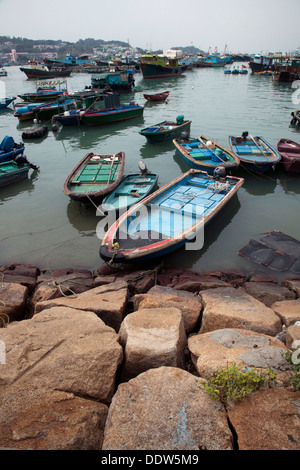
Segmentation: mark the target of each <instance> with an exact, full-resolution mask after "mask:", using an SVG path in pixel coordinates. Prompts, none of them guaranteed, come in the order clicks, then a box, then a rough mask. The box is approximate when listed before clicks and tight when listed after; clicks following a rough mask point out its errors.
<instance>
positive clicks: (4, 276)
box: [0, 264, 40, 293]
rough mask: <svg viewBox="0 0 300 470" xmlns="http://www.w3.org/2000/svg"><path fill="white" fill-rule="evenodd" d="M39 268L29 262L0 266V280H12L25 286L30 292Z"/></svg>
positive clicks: (33, 286)
mask: <svg viewBox="0 0 300 470" xmlns="http://www.w3.org/2000/svg"><path fill="white" fill-rule="evenodd" d="M39 272H40V271H39V269H38V268H37V267H36V266H32V265H31V264H11V265H10V266H0V280H1V282H2V281H5V282H13V283H17V284H21V285H22V286H25V287H27V289H28V291H29V292H30V293H32V291H33V290H34V288H35V285H36V280H37V276H38V275H39Z"/></svg>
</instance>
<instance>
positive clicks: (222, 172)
mask: <svg viewBox="0 0 300 470" xmlns="http://www.w3.org/2000/svg"><path fill="white" fill-rule="evenodd" d="M225 176H226V169H225V168H224V166H217V167H216V168H215V169H214V178H215V179H216V180H218V179H220V178H225Z"/></svg>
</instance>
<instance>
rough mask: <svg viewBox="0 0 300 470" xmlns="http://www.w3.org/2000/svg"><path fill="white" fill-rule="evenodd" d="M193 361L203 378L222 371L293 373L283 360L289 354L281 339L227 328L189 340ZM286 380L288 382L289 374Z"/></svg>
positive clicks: (283, 378) (283, 377)
mask: <svg viewBox="0 0 300 470" xmlns="http://www.w3.org/2000/svg"><path fill="white" fill-rule="evenodd" d="M188 347H189V350H190V352H191V357H192V361H193V363H194V365H195V367H196V370H197V372H198V374H199V375H200V377H204V378H206V379H207V378H209V377H211V376H212V375H213V374H214V373H215V372H216V371H217V370H218V369H219V368H221V367H226V366H227V365H228V364H231V363H235V364H236V365H237V367H240V368H244V367H255V368H261V369H268V368H272V370H275V371H276V372H279V373H281V372H282V371H286V370H289V369H290V366H289V364H288V362H287V361H286V360H285V358H284V357H283V354H284V352H285V351H286V350H287V349H286V347H285V346H284V344H283V343H282V342H281V341H279V339H277V338H274V337H272V336H267V335H262V334H259V333H255V332H254V331H249V330H241V329H232V328H225V329H220V330H215V331H212V332H209V333H203V334H198V335H194V336H191V337H190V338H189V340H188ZM282 380H283V381H284V382H287V381H288V378H287V377H286V376H285V374H282Z"/></svg>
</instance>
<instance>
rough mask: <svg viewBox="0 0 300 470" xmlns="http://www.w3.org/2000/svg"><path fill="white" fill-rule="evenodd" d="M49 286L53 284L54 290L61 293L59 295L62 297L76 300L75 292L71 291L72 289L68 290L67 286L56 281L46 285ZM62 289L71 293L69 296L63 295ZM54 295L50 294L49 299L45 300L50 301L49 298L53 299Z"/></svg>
mask: <svg viewBox="0 0 300 470" xmlns="http://www.w3.org/2000/svg"><path fill="white" fill-rule="evenodd" d="M75 282H76V281H74V283H75ZM51 284H53V285H54V286H56V290H59V292H60V293H61V295H62V296H63V297H68V298H72V299H76V298H77V294H75V292H74V291H72V289H70V287H68V286H67V285H64V284H62V283H59V282H57V281H52V282H50V283H48V285H49V286H51ZM62 287H64V288H65V289H66V291H69V292H71V295H67V294H65V293H64V292H63V290H62ZM54 293H55V292H54ZM54 293H53V294H51V295H50V297H49V298H48V299H47V300H51V298H53V295H54Z"/></svg>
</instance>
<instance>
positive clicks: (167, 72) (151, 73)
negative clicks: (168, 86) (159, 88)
mask: <svg viewBox="0 0 300 470" xmlns="http://www.w3.org/2000/svg"><path fill="white" fill-rule="evenodd" d="M140 67H141V71H142V74H143V78H145V79H147V78H167V77H178V76H179V75H182V74H183V73H184V72H185V70H186V68H187V67H186V66H185V65H178V66H176V67H164V66H163V65H154V64H143V63H141V65H140Z"/></svg>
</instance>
